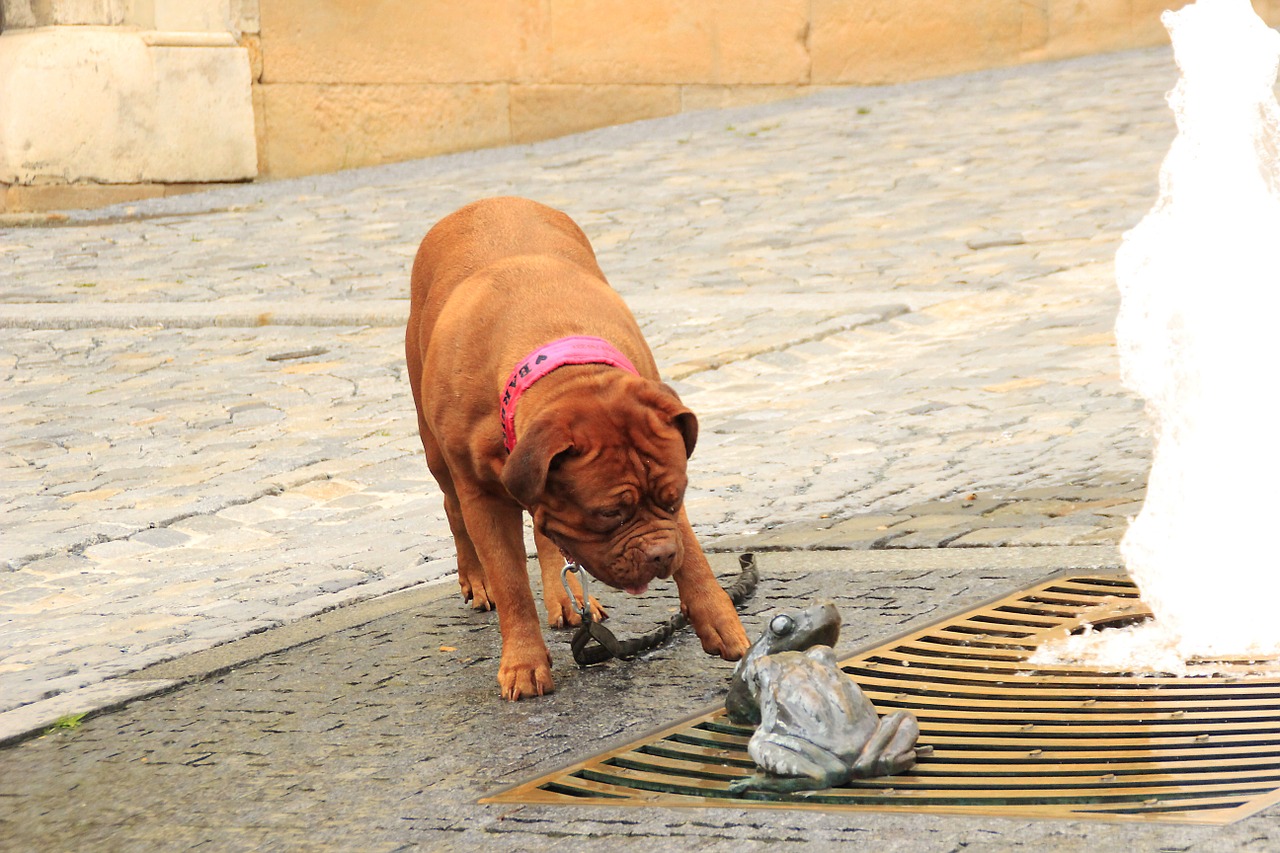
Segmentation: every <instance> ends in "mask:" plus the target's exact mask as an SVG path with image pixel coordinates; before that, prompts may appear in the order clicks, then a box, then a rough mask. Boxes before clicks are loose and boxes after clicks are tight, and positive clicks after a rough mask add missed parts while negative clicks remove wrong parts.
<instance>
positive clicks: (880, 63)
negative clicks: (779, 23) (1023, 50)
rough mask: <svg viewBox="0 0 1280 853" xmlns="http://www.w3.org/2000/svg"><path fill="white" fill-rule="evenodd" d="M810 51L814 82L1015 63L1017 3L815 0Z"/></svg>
mask: <svg viewBox="0 0 1280 853" xmlns="http://www.w3.org/2000/svg"><path fill="white" fill-rule="evenodd" d="M811 15H812V20H811V21H810V34H809V50H810V53H811V60H812V69H813V70H812V76H811V78H810V80H811V82H812V83H815V84H833V83H844V84H849V83H853V84H858V85H867V84H877V83H887V82H894V81H900V80H912V79H920V78H925V77H939V76H942V75H944V74H956V73H959V72H962V71H970V70H974V69H978V68H989V67H995V66H999V65H1005V64H1010V63H1012V62H1013V61H1015V59H1016V57H1017V55H1018V52H1019V48H1020V43H1021V38H1022V4H1021V2H1019V0H958V2H955V3H943V4H938V3H933V2H930V0H868V2H865V3H848V2H844V0H814V2H813V4H812V12H811Z"/></svg>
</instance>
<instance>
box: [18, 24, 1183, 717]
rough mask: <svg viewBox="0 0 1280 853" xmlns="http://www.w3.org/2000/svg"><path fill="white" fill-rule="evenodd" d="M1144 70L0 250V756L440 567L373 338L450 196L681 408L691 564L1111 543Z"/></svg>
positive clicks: (243, 196) (562, 151) (1128, 506)
mask: <svg viewBox="0 0 1280 853" xmlns="http://www.w3.org/2000/svg"><path fill="white" fill-rule="evenodd" d="M1175 79H1176V72H1175V69H1174V67H1173V63H1172V60H1171V56H1170V54H1169V52H1168V51H1167V50H1151V51H1140V52H1131V53H1124V54H1117V55H1111V56H1104V57H1096V58H1087V59H1083V60H1078V61H1071V62H1064V63H1056V64H1047V65H1038V66H1029V67H1023V68H1017V69H1011V70H1006V71H1000V72H992V73H981V74H973V75H966V76H960V77H954V78H948V79H943V80H936V81H927V82H922V83H914V84H908V85H900V86H892V87H884V88H870V89H847V90H838V91H830V92H826V93H823V94H819V95H815V96H812V97H809V98H806V99H802V100H796V101H791V102H785V103H779V104H773V105H769V106H763V107H752V108H745V109H736V110H723V111H713V112H704V113H696V114H688V115H683V116H678V117H674V118H671V119H664V120H658V121H653V122H646V123H642V124H636V125H630V126H626V127H621V128H613V129H608V130H604V131H599V132H594V133H589V134H584V135H581V136H577V137H572V138H568V139H564V140H557V141H553V142H549V143H543V144H537V145H531V146H521V147H513V148H506V149H501V150H496V151H486V152H479V153H473V154H466V155H458V156H451V157H442V158H435V159H432V160H426V161H419V162H415V163H408V164H401V165H397V166H392V167H385V168H378V169H370V170H360V171H354V172H348V173H343V174H339V175H331V176H324V177H317V178H310V179H301V180H292V181H281V182H277V183H268V184H260V185H245V186H243V187H237V188H230V189H226V190H220V191H217V192H211V193H207V194H202V195H195V196H185V197H179V198H173V199H167V200H163V201H157V202H149V203H144V204H139V205H136V206H134V207H131V208H117V209H113V210H108V211H90V212H85V213H81V214H77V215H75V216H73V217H72V219H71V221H70V222H69V223H66V224H64V225H61V226H57V227H31V228H10V229H8V230H4V231H0V377H2V379H3V386H2V387H3V393H2V395H0V441H2V443H3V454H0V496H2V498H0V531H2V536H0V619H2V620H3V621H2V622H0V712H5V713H0V736H3V735H5V734H13V733H14V732H15V731H21V730H25V729H28V728H30V727H31V726H32V725H35V724H38V723H40V722H41V721H47V720H48V719H49V718H50V717H51V716H57V715H59V714H61V713H64V712H66V711H68V710H76V709H80V708H83V707H86V706H93V705H95V704H103V703H107V702H110V701H112V700H113V699H115V698H118V697H119V696H121V695H131V694H130V693H129V690H130V688H129V687H128V686H127V685H126V684H125V682H124V680H122V679H120V678H117V676H121V675H123V674H125V673H128V672H131V671H134V670H137V669H139V668H141V667H143V666H146V665H149V664H153V663H156V662H159V661H163V660H166V659H170V658H173V657H176V656H179V655H182V654H186V653H189V652H193V651H197V650H200V649H205V648H208V647H210V646H213V645H216V644H218V643H222V642H225V641H228V640H232V639H235V638H237V637H242V636H245V635H247V634H250V633H253V632H256V631H260V630H263V629H266V628H269V627H272V626H277V625H281V624H286V623H290V622H293V621H295V620H297V619H299V618H301V617H303V616H306V615H308V614H313V613H317V612H320V611H323V610H326V609H328V608H332V607H335V606H338V605H342V604H348V603H350V602H353V601H357V600H360V599H367V598H371V597H374V596H378V595H382V594H386V593H388V592H391V591H394V590H397V589H402V588H406V587H410V586H413V585H416V584H421V583H424V582H429V581H433V580H437V579H445V578H448V577H449V576H450V575H451V573H452V570H453V564H452V554H451V544H450V542H449V539H448V535H447V527H446V525H445V522H444V518H443V513H442V511H441V507H440V502H439V499H438V496H437V494H436V491H435V487H434V484H433V483H432V482H431V480H430V478H429V476H428V474H427V471H426V466H425V464H424V463H423V462H422V460H421V451H420V448H419V447H418V446H417V438H416V435H415V434H414V420H413V417H412V412H413V405H412V402H411V399H410V396H409V392H408V388H407V387H406V384H405V379H404V368H403V363H402V358H403V355H402V344H401V338H402V333H401V328H400V325H401V323H402V322H403V318H404V316H405V315H406V314H407V302H406V297H407V290H408V266H409V262H410V259H411V257H412V255H413V252H414V251H415V249H416V246H417V243H418V241H419V240H420V239H421V237H422V235H423V234H424V233H425V231H426V230H427V229H428V228H429V227H430V225H431V224H433V223H434V222H435V221H436V220H437V219H438V218H439V217H441V216H443V215H444V214H446V213H448V212H450V211H451V210H453V209H454V208H456V207H457V206H459V205H461V204H463V203H465V202H467V201H470V200H473V199H475V198H478V197H482V196H489V195H499V194H518V195H526V196H530V197H533V198H536V199H539V200H541V201H544V202H546V203H549V204H552V205H555V206H558V207H560V208H562V209H564V210H566V211H567V212H568V213H570V215H572V216H573V217H574V218H575V219H576V220H577V221H578V222H579V223H581V224H582V226H583V228H584V229H585V230H586V232H587V233H588V235H589V236H590V238H591V240H592V242H593V243H594V245H595V247H596V250H597V253H598V255H599V257H600V261H601V265H602V267H603V268H604V270H605V271H606V274H607V275H608V276H609V277H610V280H611V281H612V283H613V284H614V285H615V286H616V287H617V288H618V289H619V290H620V291H621V292H622V293H623V295H624V296H625V297H626V298H627V300H628V301H629V302H630V304H631V305H632V306H633V308H634V310H635V311H636V313H637V315H638V316H639V318H640V320H641V323H642V325H643V327H644V329H645V331H646V333H647V334H648V335H649V337H650V340H651V343H652V344H653V345H654V348H655V351H656V354H657V356H658V360H659V362H660V364H661V366H662V367H663V369H664V372H665V374H666V375H667V376H668V377H670V378H671V379H672V380H674V384H675V385H676V386H677V387H678V389H679V390H680V392H681V394H682V395H683V396H684V398H685V401H686V402H687V403H688V404H689V405H690V406H691V407H692V408H693V409H694V410H695V411H697V412H698V413H699V415H700V418H701V421H702V434H701V439H700V443H699V447H698V450H697V452H696V453H695V455H694V457H693V460H692V467H691V479H692V488H691V491H690V494H689V497H688V506H689V510H690V515H691V517H692V518H693V519H694V522H695V524H696V526H697V527H698V530H699V532H700V534H701V536H702V537H703V538H704V541H705V542H706V543H707V544H708V545H709V546H710V547H712V548H718V549H721V550H726V549H732V548H738V547H743V546H745V545H750V546H751V547H754V548H757V549H763V550H767V549H771V548H772V549H784V548H795V547H801V548H810V547H816V548H827V549H830V548H844V549H871V548H885V549H920V548H961V547H974V548H991V547H997V546H1008V545H1042V546H1043V545H1088V544H1097V543H1102V544H1106V543H1114V542H1115V541H1116V540H1117V538H1118V536H1119V534H1120V532H1121V530H1122V528H1123V525H1124V523H1125V518H1126V517H1127V516H1129V515H1132V514H1134V512H1136V509H1137V505H1138V502H1139V501H1140V500H1141V497H1142V488H1143V485H1144V482H1145V473H1146V470H1147V466H1148V461H1149V456H1148V439H1147V437H1146V436H1145V434H1144V419H1143V417H1142V412H1141V406H1140V404H1139V403H1138V402H1137V401H1136V400H1135V399H1134V398H1133V397H1132V396H1131V395H1129V394H1128V393H1126V392H1125V391H1124V390H1123V389H1122V388H1121V387H1120V385H1119V383H1118V379H1117V364H1116V358H1115V351H1114V345H1113V340H1112V337H1111V327H1112V324H1113V321H1114V314H1115V309H1116V303H1117V297H1116V294H1115V292H1114V284H1113V280H1112V274H1111V258H1112V257H1113V255H1114V252H1115V250H1116V248H1117V246H1118V243H1119V240H1120V236H1121V234H1122V233H1123V232H1124V230H1126V229H1127V228H1129V227H1131V226H1132V225H1133V224H1135V223H1136V222H1137V221H1138V220H1139V219H1140V218H1141V216H1142V215H1143V213H1144V212H1145V211H1146V209H1147V208H1148V207H1149V205H1150V204H1151V202H1152V201H1153V200H1154V197H1155V194H1156V176H1157V171H1158V167H1159V163H1160V160H1161V159H1162V157H1163V154H1164V151H1165V150H1166V149H1167V146H1168V144H1169V142H1170V140H1171V139H1172V135H1173V122H1172V117H1171V115H1170V114H1169V111H1168V109H1167V107H1166V105H1165V103H1164V99H1163V95H1164V93H1165V92H1166V91H1167V90H1168V89H1169V88H1170V87H1171V86H1172V84H1173V82H1174V80H1175ZM450 612H452V611H450ZM451 618H453V617H451ZM457 618H462V617H457Z"/></svg>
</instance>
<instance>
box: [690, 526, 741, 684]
mask: <svg viewBox="0 0 1280 853" xmlns="http://www.w3.org/2000/svg"><path fill="white" fill-rule="evenodd" d="M679 524H680V539H681V543H682V544H683V546H684V560H683V562H682V563H681V564H680V567H679V568H678V569H676V571H675V573H674V577H675V581H676V588H677V589H678V590H679V591H680V610H681V611H682V612H683V613H684V615H685V616H686V617H688V619H689V622H690V624H692V625H693V630H694V631H696V632H697V634H698V639H699V640H701V641H702V650H703V651H705V652H706V653H707V654H709V655H719V656H720V657H722V658H724V659H725V660H738V659H739V658H741V657H742V656H743V655H744V654H746V653H747V648H748V646H749V645H750V644H749V643H748V642H747V632H746V631H745V630H743V628H742V620H741V619H739V618H738V611H737V610H736V609H734V606H733V601H732V600H731V599H730V598H729V594H728V593H726V592H725V591H724V589H722V588H721V586H720V584H719V582H718V581H717V580H716V576H715V572H713V571H711V564H710V563H708V562H707V557H706V555H705V554H703V553H702V546H701V545H699V544H698V539H697V537H696V536H694V534H693V527H692V526H690V524H689V518H688V516H686V515H685V512H684V510H683V509H681V510H680V520H679Z"/></svg>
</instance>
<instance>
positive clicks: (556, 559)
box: [533, 530, 609, 628]
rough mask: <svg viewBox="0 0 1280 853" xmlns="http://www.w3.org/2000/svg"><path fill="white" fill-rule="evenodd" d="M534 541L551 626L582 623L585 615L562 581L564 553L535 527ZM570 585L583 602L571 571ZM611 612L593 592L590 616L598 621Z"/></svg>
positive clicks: (543, 595)
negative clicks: (571, 599)
mask: <svg viewBox="0 0 1280 853" xmlns="http://www.w3.org/2000/svg"><path fill="white" fill-rule="evenodd" d="M533 541H534V544H535V545H537V547H538V566H539V567H540V568H541V569H542V603H543V605H544V606H545V607H546V608H547V624H548V625H550V626H551V627H552V628H565V627H570V626H577V625H581V624H582V617H581V616H579V615H578V612H577V611H576V610H574V608H573V604H572V603H570V601H569V595H568V593H566V592H565V591H564V584H562V583H561V582H560V571H561V569H563V568H564V555H563V554H562V553H561V552H560V549H559V548H557V547H556V546H555V545H554V544H553V543H552V542H551V540H550V539H548V538H547V537H545V536H543V535H542V534H541V533H539V532H537V531H536V530H535V531H534V533H533ZM569 586H570V587H572V588H573V597H574V599H576V600H577V603H578V606H579V607H581V606H582V587H581V586H580V585H579V584H578V579H577V578H576V577H574V576H573V575H572V574H570V575H569ZM608 615H609V614H608V613H606V612H605V609H604V608H603V607H601V606H600V602H599V601H596V597H595V596H594V595H593V596H591V618H592V619H593V620H594V621H596V622H599V621H601V620H602V619H605V618H607V617H608Z"/></svg>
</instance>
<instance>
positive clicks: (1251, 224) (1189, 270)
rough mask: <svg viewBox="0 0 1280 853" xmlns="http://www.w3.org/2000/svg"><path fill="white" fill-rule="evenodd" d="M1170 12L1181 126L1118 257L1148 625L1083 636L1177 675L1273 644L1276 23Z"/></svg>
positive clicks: (1243, 4) (1203, 8) (1247, 12)
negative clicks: (1141, 444)
mask: <svg viewBox="0 0 1280 853" xmlns="http://www.w3.org/2000/svg"><path fill="white" fill-rule="evenodd" d="M1162 20H1163V21H1164V24H1165V26H1166V27H1167V28H1168V30H1169V33H1170V36H1171V38H1172V41H1173V49H1174V57H1175V59H1176V60H1177V63H1178V67H1179V69H1180V70H1181V73H1182V77H1181V79H1180V80H1179V82H1178V84H1177V86H1176V87H1175V88H1174V89H1173V91H1172V92H1171V93H1170V94H1169V103H1170V106H1171V107H1172V108H1173V111H1174V114H1175V116H1176V119H1177V126H1178V135H1177V138H1176V139H1175V141H1174V142H1173V145H1172V147H1171V148H1170V150H1169V153H1168V156H1167V157H1166V159H1165V161H1164V164H1163V165H1162V167H1161V171H1160V196H1159V200H1158V201H1157V203H1156V205H1155V206H1154V207H1153V208H1152V209H1151V211H1150V212H1149V213H1148V214H1147V216H1146V217H1145V218H1144V219H1143V220H1142V222H1141V223H1139V224H1138V225H1137V226H1136V227H1135V228H1133V229H1132V230H1131V231H1129V232H1128V233H1127V234H1126V235H1125V237H1124V242H1123V245H1122V246H1121V249H1120V251H1119V253H1118V254H1117V256H1116V280H1117V284H1118V286H1119V289H1120V294H1121V305H1120V312H1119V316H1118V318H1117V322H1116V338H1117V344H1118V347H1119V354H1120V364H1121V372H1122V378H1123V380H1124V383H1125V384H1126V386H1128V387H1129V388H1130V389H1132V390H1134V391H1136V392H1137V393H1139V394H1140V395H1142V397H1143V398H1144V400H1145V401H1146V407H1147V411H1148V414H1149V415H1150V416H1151V418H1152V421H1153V426H1154V435H1155V457H1154V461H1153V464H1152V469H1151V475H1150V479H1149V481H1148V488H1147V499H1146V502H1145V504H1144V506H1143V508H1142V512H1141V514H1140V515H1139V516H1138V517H1137V519H1135V520H1134V522H1133V524H1132V525H1131V526H1130V528H1129V530H1128V532H1127V534H1126V536H1125V538H1124V541H1123V543H1122V545H1121V552H1122V554H1123V556H1124V560H1125V563H1126V565H1127V567H1128V570H1129V572H1130V574H1131V575H1132V576H1133V579H1134V581H1135V582H1136V583H1137V584H1138V586H1139V588H1140V589H1141V591H1142V597H1143V600H1144V601H1145V602H1146V603H1147V604H1148V605H1149V606H1150V607H1151V610H1152V612H1153V614H1154V616H1155V619H1154V620H1153V621H1152V622H1150V623H1147V624H1146V625H1143V626H1139V627H1136V628H1126V629H1123V630H1120V629H1117V630H1115V631H1110V632H1095V634H1094V636H1093V637H1092V638H1090V637H1088V636H1086V637H1084V638H1073V640H1074V642H1075V645H1076V647H1077V651H1079V649H1080V648H1081V647H1083V646H1086V645H1093V646H1094V649H1093V652H1092V654H1090V655H1087V657H1090V658H1091V659H1092V660H1094V662H1102V661H1098V660H1097V658H1098V657H1099V656H1101V657H1104V658H1114V657H1118V656H1120V657H1123V656H1128V660H1129V661H1133V660H1145V661H1146V662H1147V663H1148V664H1150V665H1154V666H1157V667H1160V668H1164V669H1174V670H1177V669H1179V664H1181V662H1182V661H1186V660H1188V659H1191V658H1196V657H1200V658H1205V657H1208V658H1213V657H1223V656H1235V657H1239V656H1256V657H1274V656H1275V655H1276V654H1277V653H1278V652H1280V617H1278V616H1277V613H1276V607H1277V606H1278V605H1280V557H1277V556H1276V554H1277V552H1276V549H1275V548H1274V547H1273V546H1272V545H1271V543H1270V542H1269V531H1270V530H1271V525H1273V524H1276V523H1277V521H1280V517H1278V516H1277V514H1276V513H1275V511H1274V509H1273V505H1274V502H1275V495H1274V492H1275V490H1276V489H1277V488H1280V445H1278V443H1277V441H1276V438H1277V436H1276V433H1277V428H1276V424H1277V421H1276V416H1275V409H1276V407H1275V405H1274V402H1273V399H1274V398H1273V397H1272V393H1273V392H1274V390H1275V389H1276V388H1277V385H1276V384H1275V378H1274V376H1273V375H1272V374H1271V371H1272V370H1273V369H1276V368H1278V367H1280V329H1277V322H1278V320H1280V310H1278V309H1280V157H1278V153H1277V147H1278V144H1280V106H1278V105H1277V103H1276V98H1275V94H1274V86H1275V82H1276V71H1277V66H1278V64H1280V33H1277V32H1276V31H1274V30H1272V29H1270V28H1268V27H1267V26H1266V24H1264V23H1263V22H1262V20H1261V19H1259V18H1258V17H1257V15H1256V14H1255V13H1254V11H1253V9H1252V8H1251V6H1250V4H1249V2H1248V0H1199V2H1197V3H1194V4H1193V5H1191V6H1187V7H1185V8H1184V9H1182V10H1181V11H1178V12H1166V13H1165V14H1164V16H1163V19H1162ZM1103 633H1109V634H1116V635H1120V634H1124V635H1126V636H1124V637H1121V636H1115V637H1112V638H1109V639H1108V640H1107V641H1106V642H1105V643H1101V642H1098V640H1100V639H1101V634H1103ZM1091 639H1092V641H1093V642H1092V643H1091ZM1103 646H1107V648H1103ZM1064 651H1066V650H1065V649H1063V648H1056V649H1044V650H1042V652H1041V653H1040V656H1041V658H1040V659H1041V660H1042V661H1044V659H1045V657H1046V656H1053V655H1058V656H1059V659H1061V657H1062V656H1063V653H1064ZM1066 656H1067V657H1072V656H1074V655H1072V654H1069V653H1068V654H1067V655H1066ZM1112 662H1113V663H1115V664H1116V665H1121V666H1123V665H1125V662H1124V661H1112Z"/></svg>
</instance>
